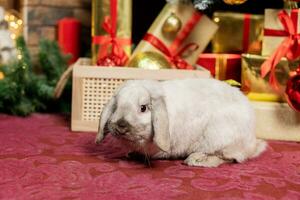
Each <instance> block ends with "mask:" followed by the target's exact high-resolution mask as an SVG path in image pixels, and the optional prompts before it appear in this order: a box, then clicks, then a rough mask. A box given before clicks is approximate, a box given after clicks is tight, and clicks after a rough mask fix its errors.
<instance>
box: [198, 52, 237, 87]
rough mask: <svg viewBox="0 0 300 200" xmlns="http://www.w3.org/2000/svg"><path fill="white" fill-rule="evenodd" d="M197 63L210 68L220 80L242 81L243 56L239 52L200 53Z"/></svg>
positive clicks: (212, 73)
mask: <svg viewBox="0 0 300 200" xmlns="http://www.w3.org/2000/svg"><path fill="white" fill-rule="evenodd" d="M197 64H198V65H200V66H202V67H204V68H206V69H208V70H209V71H210V72H211V75H212V76H213V77H215V78H216V79H219V80H228V79H234V80H236V81H238V82H240V81H241V56H240V55H238V54H212V53H204V54H200V56H199V59H198V61H197Z"/></svg>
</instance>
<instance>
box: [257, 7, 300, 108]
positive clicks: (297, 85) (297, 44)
mask: <svg viewBox="0 0 300 200" xmlns="http://www.w3.org/2000/svg"><path fill="white" fill-rule="evenodd" d="M298 11H299V10H298V9H294V10H291V14H290V15H289V14H288V13H287V12H286V11H285V10H282V11H280V12H279V13H278V18H279V20H280V22H281V24H282V25H283V28H284V30H273V29H265V30H264V35H266V36H281V37H286V38H285V39H284V40H283V42H282V43H281V44H280V45H279V46H278V48H277V49H276V50H275V52H274V53H273V54H272V55H271V56H270V58H269V59H267V60H266V61H265V62H264V63H263V64H262V66H261V75H262V77H265V76H266V75H267V74H268V73H270V79H269V82H270V85H271V86H272V87H273V88H274V89H275V90H276V91H278V90H279V86H278V81H277V79H276V76H275V68H276V65H277V64H278V63H279V62H280V60H281V58H283V57H286V58H287V59H288V60H295V59H297V58H298V57H299V56H300V34H299V33H298V26H297V25H298ZM299 71H300V67H299V68H298V69H297V70H296V72H297V73H295V74H293V75H292V77H291V78H290V79H289V81H288V83H287V87H286V90H285V96H286V99H287V102H288V103H289V105H290V106H291V107H292V108H293V109H295V110H297V111H300V81H299V80H300V73H299Z"/></svg>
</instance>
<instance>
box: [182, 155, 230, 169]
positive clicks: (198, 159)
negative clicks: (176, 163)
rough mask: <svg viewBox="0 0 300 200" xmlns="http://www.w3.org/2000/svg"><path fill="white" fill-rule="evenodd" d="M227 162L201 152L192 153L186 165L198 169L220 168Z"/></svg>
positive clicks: (185, 161)
mask: <svg viewBox="0 0 300 200" xmlns="http://www.w3.org/2000/svg"><path fill="white" fill-rule="evenodd" d="M225 162H226V161H225V160H222V159H221V158H219V157H217V156H215V155H207V154H204V153H200V152H195V153H192V154H190V155H189V156H188V157H187V158H186V159H185V160H184V163H185V164H186V165H189V166H197V167H218V166H219V165H221V164H223V163H225Z"/></svg>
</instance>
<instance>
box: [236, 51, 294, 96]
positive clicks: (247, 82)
mask: <svg viewBox="0 0 300 200" xmlns="http://www.w3.org/2000/svg"><path fill="white" fill-rule="evenodd" d="M266 59H268V57H266V56H259V55H251V54H242V90H243V91H244V92H245V93H247V95H248V97H249V99H251V100H259V101H284V92H285V88H286V83H287V81H288V79H289V77H290V75H289V73H290V71H293V70H296V69H297V66H299V60H296V61H288V60H287V59H286V58H282V59H281V61H280V62H279V63H278V64H277V65H276V69H275V77H276V78H277V80H278V90H274V88H273V87H272V85H271V84H270V83H269V78H270V75H267V76H265V77H264V78H262V76H261V65H262V63H264V62H265V61H266Z"/></svg>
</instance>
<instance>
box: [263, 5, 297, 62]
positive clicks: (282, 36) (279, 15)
mask: <svg viewBox="0 0 300 200" xmlns="http://www.w3.org/2000/svg"><path fill="white" fill-rule="evenodd" d="M298 13H299V9H292V10H276V9H265V23H264V36H263V44H262V55H263V56H271V55H272V54H273V53H275V51H276V50H277V49H278V50H279V49H281V48H282V47H281V46H283V45H284V42H285V43H288V42H289V41H292V42H296V43H298V38H297V37H293V36H296V35H298V34H299V33H300V29H299V27H300V26H299V23H300V20H298V19H299V16H298ZM289 38H290V39H291V40H289V41H288V40H287V39H289ZM292 45H294V44H292ZM292 48H294V47H292ZM280 51H281V50H280ZM297 53H298V52H296V54H297ZM298 55H299V54H298ZM283 56H285V55H283Z"/></svg>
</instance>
